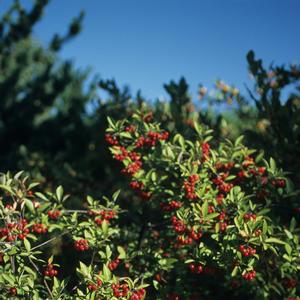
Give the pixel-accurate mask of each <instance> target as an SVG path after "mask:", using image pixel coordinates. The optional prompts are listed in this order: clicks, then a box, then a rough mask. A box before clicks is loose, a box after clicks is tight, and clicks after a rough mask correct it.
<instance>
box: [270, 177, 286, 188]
mask: <svg viewBox="0 0 300 300" xmlns="http://www.w3.org/2000/svg"><path fill="white" fill-rule="evenodd" d="M271 184H272V185H273V186H274V187H275V188H285V186H286V182H285V180H284V179H274V180H272V181H271Z"/></svg>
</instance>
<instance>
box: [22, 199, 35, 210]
mask: <svg viewBox="0 0 300 300" xmlns="http://www.w3.org/2000/svg"><path fill="white" fill-rule="evenodd" d="M24 201H25V205H26V207H27V208H28V209H29V210H30V211H31V212H33V211H34V205H33V203H32V201H31V200H29V199H25V200H24Z"/></svg>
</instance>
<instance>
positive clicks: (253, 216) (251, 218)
mask: <svg viewBox="0 0 300 300" xmlns="http://www.w3.org/2000/svg"><path fill="white" fill-rule="evenodd" d="M244 220H245V221H255V220H256V214H254V213H246V214H244Z"/></svg>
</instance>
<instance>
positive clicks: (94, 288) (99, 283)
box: [87, 279, 102, 292]
mask: <svg viewBox="0 0 300 300" xmlns="http://www.w3.org/2000/svg"><path fill="white" fill-rule="evenodd" d="M100 286H102V281H101V280H100V279H97V284H95V283H89V284H88V286H87V288H88V289H89V290H90V291H91V292H95V291H97V290H98V288H99V287H100Z"/></svg>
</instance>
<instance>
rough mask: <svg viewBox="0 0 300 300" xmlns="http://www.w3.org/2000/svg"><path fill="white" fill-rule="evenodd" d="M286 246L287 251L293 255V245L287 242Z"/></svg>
mask: <svg viewBox="0 0 300 300" xmlns="http://www.w3.org/2000/svg"><path fill="white" fill-rule="evenodd" d="M284 248H285V250H286V253H287V254H288V255H291V253H292V251H293V249H292V247H291V246H290V245H289V244H285V245H284Z"/></svg>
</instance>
